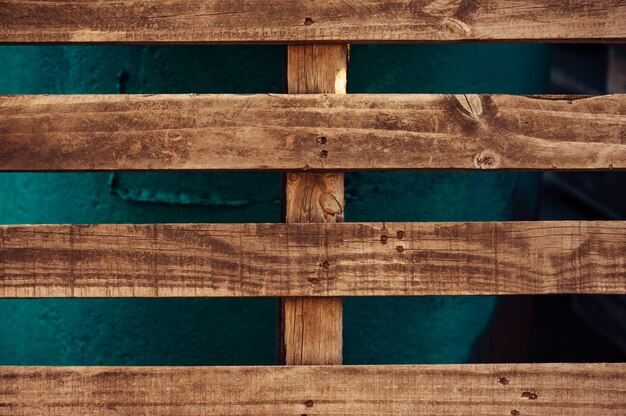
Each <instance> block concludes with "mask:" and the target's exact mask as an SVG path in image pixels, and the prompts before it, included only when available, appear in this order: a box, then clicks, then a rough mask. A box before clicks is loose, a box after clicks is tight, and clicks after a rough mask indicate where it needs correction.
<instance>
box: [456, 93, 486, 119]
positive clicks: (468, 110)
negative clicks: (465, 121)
mask: <svg viewBox="0 0 626 416" xmlns="http://www.w3.org/2000/svg"><path fill="white" fill-rule="evenodd" d="M450 97H451V98H452V100H453V101H454V103H455V104H456V106H457V108H458V109H459V110H460V111H461V112H462V113H463V114H465V115H467V116H470V117H472V118H476V119H478V118H480V117H481V116H482V115H483V104H482V101H481V100H480V96H479V95H478V94H456V95H451V96H450Z"/></svg>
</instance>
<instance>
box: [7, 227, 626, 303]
mask: <svg viewBox="0 0 626 416" xmlns="http://www.w3.org/2000/svg"><path fill="white" fill-rule="evenodd" d="M548 293H599V294H602V293H604V294H608V293H613V294H619V293H621V294H626V222H622V221H612V222H611V221H610V222H593V221H592V222H578V221H564V222H503V223H382V224H381V223H341V224H157V225H110V224H108V225H107V224H103V225H92V226H79V225H14V226H13V225H11V226H2V227H0V297H9V298H12V297H176V296H180V297H213V296H218V297H221V296H226V297H232V296H255V297H256V296H277V297H278V296H285V297H286V296H408V295H482V294H548Z"/></svg>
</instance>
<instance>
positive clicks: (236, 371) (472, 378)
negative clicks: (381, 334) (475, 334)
mask: <svg viewBox="0 0 626 416" xmlns="http://www.w3.org/2000/svg"><path fill="white" fill-rule="evenodd" d="M0 409H2V411H1V412H2V414H3V415H6V416H24V415H44V414H45V415H48V416H69V415H87V414H88V415H93V416H99V415H116V414H123V415H126V416H135V415H137V416H139V415H141V416H143V415H146V414H150V415H153V416H160V415H162V416H166V415H167V416H172V415H181V416H182V415H185V416H200V415H202V416H206V415H222V416H223V415H230V416H233V415H273V416H280V415H289V416H300V415H311V416H313V415H372V416H375V415H381V416H382V415H424V416H426V415H427V416H432V415H481V416H508V415H513V416H521V415H524V416H532V415H535V416H549V415H555V416H557V415H569V416H589V415H594V416H609V415H611V416H618V415H623V414H624V409H626V364H531V365H528V364H526V365H524V364H496V365H492V364H483V365H415V366H407V365H403V366H290V367H0Z"/></svg>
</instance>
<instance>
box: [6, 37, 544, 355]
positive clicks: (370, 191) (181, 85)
mask: <svg viewBox="0 0 626 416" xmlns="http://www.w3.org/2000/svg"><path fill="white" fill-rule="evenodd" d="M548 51H549V49H548V47H546V46H538V45H515V46H513V45H464V46H451V45H428V46H409V45H399V46H366V45H356V46H353V47H352V50H351V61H350V77H349V90H350V91H351V92H365V93H373V92H390V93H401V92H404V93H411V92H433V93H461V92H466V93H473V92H476V93H477V92H485V93H496V92H501V93H540V92H546V85H547V82H546V78H547V62H548ZM282 56H283V54H282V48H280V47H277V46H263V47H252V46H232V47H214V46H180V47H176V46H165V47H163V46H162V47H156V46H148V47H139V46H134V47H133V46H131V47H129V46H115V47H110V46H107V47H105V46H73V47H62V46H54V47H13V46H11V47H9V46H4V47H0V59H1V60H2V62H3V65H2V66H1V67H0V93H52V94H54V93H189V92H195V93H203V92H207V93H208V92H211V93H255V92H279V91H280V90H281V85H282V81H281V71H282V62H281V60H282ZM537 185H538V176H537V175H535V174H518V173H493V172H488V173H422V174H416V173H352V174H348V175H347V176H346V193H347V201H348V202H347V211H346V214H347V220H348V221H421V220H431V221H463V220H470V221H478V220H507V219H513V218H531V217H532V216H533V214H534V211H535V208H536V189H537ZM278 199H279V176H278V175H277V174H275V173H261V172H260V173H217V174H216V173H184V174H183V173H158V174H155V173H119V174H116V175H115V176H114V178H113V181H112V182H111V175H110V174H108V173H93V174H75V173H50V174H33V173H26V174H0V223H5V224H10V223H90V222H101V223H119V222H143V223H146V222H201V221H206V222H273V221H276V220H277V219H278V217H279V203H278ZM494 301H495V300H494V298H492V297H470V298H468V297H463V298H461V297H425V298H393V299H391V298H366V299H346V300H345V324H344V331H345V347H344V355H345V360H344V361H345V362H346V363H421V362H424V363H426V362H428V363H431V362H435V363H436V362H450V363H452V362H463V361H465V360H467V359H468V357H469V356H470V353H471V347H472V344H473V343H474V341H475V339H476V337H477V335H478V334H480V332H481V331H482V330H483V329H484V328H485V325H486V324H487V322H488V320H489V318H490V315H491V313H492V310H493V306H494ZM0 316H2V319H0V364H42V365H43V364H49V365H52V364H57V365H68V364H74V365H92V364H105V365H133V364H134V365H163V364H170V365H176V364H178V365H200V364H206V365H210V364H271V363H273V362H274V357H275V346H274V344H275V328H274V319H275V303H274V301H273V300H271V299H187V300H180V299H167V300H160V299H136V300H127V299H95V300H69V299H63V300H0Z"/></svg>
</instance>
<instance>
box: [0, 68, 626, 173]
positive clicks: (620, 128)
mask: <svg viewBox="0 0 626 416" xmlns="http://www.w3.org/2000/svg"><path fill="white" fill-rule="evenodd" d="M335 59H336V58H335ZM332 62H335V63H336V62H337V61H332ZM332 71H333V72H332V73H333V74H338V71H334V70H332ZM315 79H316V78H313V77H302V78H301V80H302V82H303V83H304V84H305V85H306V84H307V83H309V82H312V80H313V81H314V80H315ZM317 79H319V78H317ZM335 79H344V80H345V77H343V78H342V75H341V74H340V73H339V76H338V77H337V78H334V77H330V79H326V80H327V81H329V82H332V83H333V86H334V80H335ZM341 82H345V81H340V82H339V83H341ZM257 169H263V170H268V169H269V170H291V171H303V170H316V171H336V170H420V169H426V170H481V169H486V170H568V169H596V170H608V169H622V170H623V169H626V95H607V96H596V97H587V96H529V97H527V96H508V95H454V96H450V95H305V94H301V95H248V96H246V95H199V96H190V95H156V96H135V95H126V96H124V95H121V96H120V95H116V96H112V95H109V96H97V95H84V96H67V95H59V96H0V170H2V171H42V170H43V171H45V170H257Z"/></svg>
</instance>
